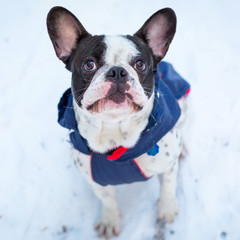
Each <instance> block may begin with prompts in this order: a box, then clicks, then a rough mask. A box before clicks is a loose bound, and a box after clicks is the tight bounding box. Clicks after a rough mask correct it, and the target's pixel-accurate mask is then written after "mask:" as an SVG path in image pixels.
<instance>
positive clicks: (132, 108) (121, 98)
mask: <svg viewBox="0 0 240 240" xmlns="http://www.w3.org/2000/svg"><path fill="white" fill-rule="evenodd" d="M142 108H143V106H140V105H138V104H136V103H135V102H134V101H133V97H132V95H131V94H129V93H122V92H120V91H116V92H114V93H112V94H110V95H108V96H107V97H105V98H102V99H99V100H97V101H96V102H94V103H93V104H91V105H89V106H88V107H87V110H88V111H90V112H92V113H103V112H119V111H126V113H129V112H139V111H141V110H142Z"/></svg>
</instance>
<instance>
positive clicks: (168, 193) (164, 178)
mask: <svg viewBox="0 0 240 240" xmlns="http://www.w3.org/2000/svg"><path fill="white" fill-rule="evenodd" d="M177 172H178V159H177V160H176V161H175V162H174V164H173V166H172V167H171V168H170V169H169V170H167V171H166V172H164V173H162V174H159V175H158V178H159V180H160V184H161V186H160V198H159V199H158V202H157V206H158V217H159V218H160V219H162V220H164V221H166V222H173V221H174V218H175V217H176V215H177V214H178V204H177V200H176V185H177V181H176V180H177Z"/></svg>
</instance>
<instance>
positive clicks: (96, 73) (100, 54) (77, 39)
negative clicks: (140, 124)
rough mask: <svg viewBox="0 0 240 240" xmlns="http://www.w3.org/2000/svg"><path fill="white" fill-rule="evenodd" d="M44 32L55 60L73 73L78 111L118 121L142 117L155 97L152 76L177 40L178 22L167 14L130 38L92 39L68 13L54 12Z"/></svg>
mask: <svg viewBox="0 0 240 240" xmlns="http://www.w3.org/2000/svg"><path fill="white" fill-rule="evenodd" d="M47 27H48V33H49V36H50V38H51V40H52V43H53V46H54V49H55V52H56V55H57V57H58V58H59V59H60V60H62V61H63V62H64V63H65V64H66V68H67V69H68V70H70V71H71V72H72V93H73V96H74V99H75V101H76V103H77V105H78V106H79V107H80V108H81V109H82V110H84V111H87V112H88V113H90V114H95V115H96V114H97V115H98V116H99V117H101V116H102V117H107V118H114V119H116V118H119V117H124V116H126V114H128V115H129V114H136V113H138V112H140V111H141V110H142V109H143V108H144V107H145V106H146V105H147V104H148V101H149V99H151V97H152V95H153V94H154V93H153V92H154V91H153V90H154V73H155V71H156V67H157V63H158V62H160V60H161V59H162V58H163V57H164V56H165V54H166V52H167V50H168V47H169V44H170V43H171V41H172V39H173V36H174V34H175V30H176V16H175V13H174V12H173V10H171V9H169V8H165V9H162V10H160V11H158V12H156V13H155V14H154V15H152V16H151V17H150V18H149V19H148V20H147V21H146V22H145V24H144V25H143V26H142V27H141V28H140V30H138V31H137V32H136V33H135V34H134V35H133V36H130V35H126V36H105V35H97V36H96V35H95V36H93V35H91V34H89V33H88V32H87V31H86V30H85V28H84V27H83V26H82V24H81V23H80V22H79V21H78V19H77V18H76V17H75V16H74V15H73V14H72V13H71V12H69V11H68V10H66V9H65V8H62V7H54V8H52V9H51V11H50V12H49V14H48V17H47ZM152 98H153V97H152Z"/></svg>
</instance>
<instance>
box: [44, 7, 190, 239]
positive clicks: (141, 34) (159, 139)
mask: <svg viewBox="0 0 240 240" xmlns="http://www.w3.org/2000/svg"><path fill="white" fill-rule="evenodd" d="M47 28H48V33H49V36H50V39H51V41H52V44H53V47H54V49H55V52H56V55H57V57H58V58H59V59H60V60H61V61H62V62H63V63H64V64H65V66H66V68H67V69H68V70H69V71H70V72H71V73H72V81H71V88H70V89H68V90H67V91H66V92H65V94H64V95H63V97H62V98H61V100H60V103H59V105H58V110H59V123H60V124H61V125H62V126H64V127H66V128H68V129H70V141H71V143H72V146H73V148H72V158H73V161H74V163H75V165H76V166H77V168H78V169H79V170H80V172H82V174H83V175H84V176H85V177H86V179H87V181H88V182H89V183H90V184H91V186H92V187H93V190H94V192H95V194H96V196H97V197H98V198H99V199H100V200H101V202H102V213H101V215H100V217H99V219H98V221H97V223H96V226H95V230H96V231H97V232H98V235H99V236H100V237H102V236H103V237H105V238H107V239H109V238H110V237H112V236H114V235H116V236H117V235H119V233H120V231H121V221H120V216H121V214H120V211H119V208H118V204H117V201H116V198H115V192H114V186H113V185H117V184H123V183H131V182H135V181H144V180H147V179H149V178H150V177H151V176H153V175H155V174H157V175H158V177H159V180H160V184H161V188H160V197H159V199H158V201H157V207H158V216H159V218H160V219H162V220H163V221H166V222H172V221H173V220H174V218H175V216H176V215H177V214H178V204H177V200H176V196H175V195H176V178H177V172H178V159H179V156H180V154H181V151H182V140H181V137H180V130H179V127H178V122H179V116H180V107H179V104H178V103H179V102H178V101H177V100H179V99H180V100H179V101H180V102H181V101H182V100H184V97H182V96H183V95H184V94H181V96H180V97H175V96H174V94H173V93H172V91H171V89H170V88H171V87H169V86H170V85H171V84H169V86H168V84H167V81H165V83H164V80H162V79H161V76H160V75H161V73H159V69H160V70H161V68H162V69H163V70H164V69H165V70H164V71H165V75H166V76H167V74H166V69H169V68H171V66H170V65H168V64H167V63H164V62H161V60H162V59H163V57H164V56H165V54H166V53H167V51H168V48H169V45H170V43H171V42H172V39H173V37H174V34H175V31H176V15H175V13H174V11H173V10H172V9H170V8H165V9H162V10H159V11H157V12H156V13H155V14H153V15H152V16H151V17H150V18H149V19H148V20H147V21H146V22H145V23H144V24H143V26H142V27H141V28H140V29H139V30H138V31H137V32H136V33H135V34H134V35H126V36H122V35H117V36H107V35H91V34H90V33H88V32H87V31H86V29H85V28H84V27H83V25H82V24H81V23H80V22H79V20H78V19H77V18H76V17H75V16H74V15H73V14H72V13H71V12H69V11H68V10H67V9H65V8H63V7H54V8H52V9H51V10H50V12H49V13H48V16H47ZM160 62H161V63H160ZM161 64H162V65H161ZM164 71H163V72H164ZM163 74H164V73H163ZM170 80H171V79H170ZM188 88H189V86H187V88H186V87H185V88H184V92H183V93H185V92H186V90H188ZM184 96H185V95H184Z"/></svg>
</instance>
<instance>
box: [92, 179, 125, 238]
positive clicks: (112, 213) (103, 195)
mask: <svg viewBox="0 0 240 240" xmlns="http://www.w3.org/2000/svg"><path fill="white" fill-rule="evenodd" d="M91 185H92V186H93V190H94V192H95V194H96V196H97V197H98V198H99V199H100V200H101V202H102V213H101V215H100V217H99V219H98V221H97V223H96V226H95V230H96V231H97V232H98V236H99V237H106V239H109V238H111V237H112V236H113V235H115V236H118V235H119V233H120V231H121V219H120V216H121V214H120V211H119V209H118V204H117V200H116V197H115V189H114V187H113V186H106V187H102V186H100V185H98V184H96V183H93V182H92V183H91Z"/></svg>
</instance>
